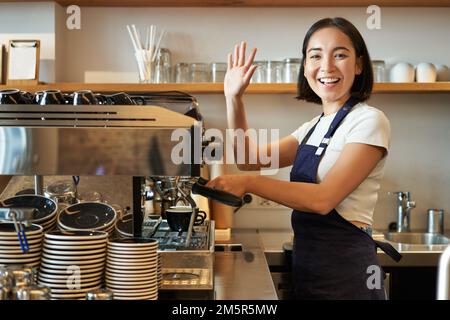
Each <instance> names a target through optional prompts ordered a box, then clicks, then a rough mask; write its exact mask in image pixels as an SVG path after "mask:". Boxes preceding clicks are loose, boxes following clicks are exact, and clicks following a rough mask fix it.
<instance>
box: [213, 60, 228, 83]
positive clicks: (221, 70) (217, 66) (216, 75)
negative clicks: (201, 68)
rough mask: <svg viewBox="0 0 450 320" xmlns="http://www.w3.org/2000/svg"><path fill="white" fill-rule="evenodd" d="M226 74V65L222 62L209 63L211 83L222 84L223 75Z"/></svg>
mask: <svg viewBox="0 0 450 320" xmlns="http://www.w3.org/2000/svg"><path fill="white" fill-rule="evenodd" d="M226 72H227V64H226V63H223V62H214V63H211V82H223V81H224V79H225V73H226Z"/></svg>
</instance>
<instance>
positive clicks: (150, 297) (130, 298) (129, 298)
mask: <svg viewBox="0 0 450 320" xmlns="http://www.w3.org/2000/svg"><path fill="white" fill-rule="evenodd" d="M154 298H155V296H152V295H149V296H133V297H127V296H117V297H114V299H115V300H157V298H158V295H156V299H154Z"/></svg>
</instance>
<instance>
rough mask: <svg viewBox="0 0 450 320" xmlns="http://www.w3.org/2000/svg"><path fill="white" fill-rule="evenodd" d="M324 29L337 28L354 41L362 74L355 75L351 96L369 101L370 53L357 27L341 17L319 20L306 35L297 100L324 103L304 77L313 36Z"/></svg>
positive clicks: (371, 80) (370, 78)
mask: <svg viewBox="0 0 450 320" xmlns="http://www.w3.org/2000/svg"><path fill="white" fill-rule="evenodd" d="M323 28H337V29H339V30H340V31H342V32H343V33H344V34H346V35H347V36H348V37H349V38H350V40H351V41H352V44H353V47H354V48H355V52H356V58H359V57H361V58H362V72H361V74H360V75H355V80H354V81H353V85H352V87H351V89H350V94H351V95H352V96H353V97H355V98H356V99H358V101H365V100H367V99H368V98H369V97H370V94H371V92H372V87H373V71H372V64H371V61H370V56H369V51H368V50H367V47H366V43H365V42H364V39H363V37H362V36H361V34H360V33H359V31H358V29H356V27H355V26H354V25H353V24H352V23H351V22H350V21H348V20H346V19H344V18H340V17H336V18H325V19H322V20H319V21H317V22H316V23H314V24H313V25H312V26H311V28H309V30H308V32H307V33H306V36H305V39H304V40H303V48H302V54H303V57H302V63H301V66H300V73H299V75H298V84H297V97H296V98H297V99H298V100H305V101H308V102H313V103H317V104H321V103H322V100H321V99H320V97H319V96H318V95H317V94H316V93H315V92H314V91H313V90H312V89H311V87H310V86H309V84H308V81H307V80H306V77H305V75H304V73H305V67H304V64H305V59H306V49H307V47H308V43H309V40H310V39H311V36H312V35H313V34H314V33H315V32H316V31H318V30H320V29H323Z"/></svg>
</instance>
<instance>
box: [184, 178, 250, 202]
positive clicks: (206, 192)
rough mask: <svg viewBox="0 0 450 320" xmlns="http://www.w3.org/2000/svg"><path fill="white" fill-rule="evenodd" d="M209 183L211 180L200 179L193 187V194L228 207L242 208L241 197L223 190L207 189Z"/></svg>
mask: <svg viewBox="0 0 450 320" xmlns="http://www.w3.org/2000/svg"><path fill="white" fill-rule="evenodd" d="M208 182H209V180H207V179H204V178H202V177H199V178H198V179H197V182H195V183H194V184H193V185H192V193H194V194H199V195H201V196H204V197H206V198H208V199H211V200H215V201H218V202H220V203H223V204H225V205H227V206H232V207H241V206H242V199H241V198H240V197H238V196H236V195H234V194H232V193H229V192H226V191H223V190H218V189H212V188H209V187H206V186H205V185H206V184H207V183H208Z"/></svg>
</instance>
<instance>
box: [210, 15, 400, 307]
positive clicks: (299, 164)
mask: <svg viewBox="0 0 450 320" xmlns="http://www.w3.org/2000/svg"><path fill="white" fill-rule="evenodd" d="M245 50H246V44H245V42H242V43H241V44H240V45H236V46H235V48H234V54H231V53H230V54H229V55H228V69H227V73H226V75H225V82H224V92H225V98H226V104H227V117H228V126H229V128H230V129H242V130H244V131H247V130H248V125H247V120H246V114H245V109H244V103H243V101H242V96H243V94H244V91H245V89H246V88H247V86H248V84H249V81H250V78H251V77H252V75H253V72H254V71H255V69H256V66H255V65H253V59H254V57H255V54H256V49H253V50H252V51H251V53H250V56H249V57H248V59H247V60H245ZM302 53H303V57H302V64H301V70H300V75H299V82H298V89H299V93H298V97H297V98H298V99H299V100H306V101H308V102H313V103H316V104H320V105H321V106H322V114H321V115H320V116H317V117H315V118H314V119H312V120H311V121H309V122H306V123H304V124H303V125H301V126H300V127H299V128H298V129H297V130H295V131H294V132H293V133H292V134H291V135H289V136H287V137H284V138H282V139H281V140H279V141H277V142H273V143H271V144H267V145H262V146H258V147H256V148H255V147H254V146H255V145H257V144H256V141H254V140H252V138H251V137H248V139H246V140H245V146H244V148H245V150H244V153H245V155H246V157H245V159H259V158H260V157H259V155H260V154H261V153H264V154H271V150H272V149H273V148H277V149H278V150H279V161H278V163H279V166H280V167H287V166H292V170H291V174H290V181H280V180H276V179H271V178H269V177H264V176H257V175H230V176H219V177H217V178H215V179H214V180H211V181H210V182H209V183H208V184H207V186H208V187H213V188H218V189H220V190H224V191H228V192H231V193H235V194H237V195H239V196H242V195H243V194H245V193H254V194H256V195H258V196H260V197H263V198H266V199H269V200H272V201H274V202H277V203H280V204H282V205H285V206H287V207H290V208H292V209H293V212H292V217H291V224H292V227H293V229H294V247H293V259H292V261H293V275H294V279H293V280H294V287H295V293H296V296H297V298H299V299H384V298H385V293H384V288H383V281H382V279H381V277H382V273H381V272H379V273H378V274H372V272H371V270H374V269H376V270H381V268H380V267H379V262H378V258H377V255H376V251H377V250H376V249H377V247H380V248H381V249H382V250H384V251H385V252H386V253H387V254H388V255H389V256H391V257H392V258H393V259H394V260H396V261H398V260H399V259H400V258H401V256H400V254H399V253H398V252H397V251H395V249H394V248H393V247H392V246H390V245H389V244H387V243H380V242H377V241H374V240H373V239H372V237H371V236H370V233H371V225H372V221H373V212H374V209H375V205H376V202H377V197H378V190H379V189H380V181H381V178H382V176H383V172H384V164H385V162H386V156H387V154H388V149H389V146H390V125H389V120H388V119H387V118H386V116H385V115H384V113H383V112H381V111H380V110H378V109H376V108H374V107H371V106H369V105H367V104H366V103H365V101H366V100H367V99H368V98H369V96H370V93H371V91H372V85H373V73H372V67H371V63H370V56H369V53H368V51H367V48H366V45H365V42H364V40H363V38H362V37H361V34H360V33H359V31H358V30H357V29H356V28H355V26H354V25H353V24H352V23H350V22H349V21H347V20H345V19H343V18H326V19H322V20H320V21H318V22H316V23H315V24H314V25H313V26H312V27H311V28H310V29H309V31H308V32H307V34H306V36H305V39H304V42H303V50H302ZM237 146H238V145H237V144H236V143H234V151H235V153H238V152H239V151H240V152H242V150H237ZM253 153H256V154H253ZM262 167H263V164H261V163H257V164H250V163H245V164H244V165H242V164H241V165H240V166H239V168H240V169H244V170H255V169H256V170H258V169H260V168H262ZM372 282H373V283H372Z"/></svg>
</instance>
